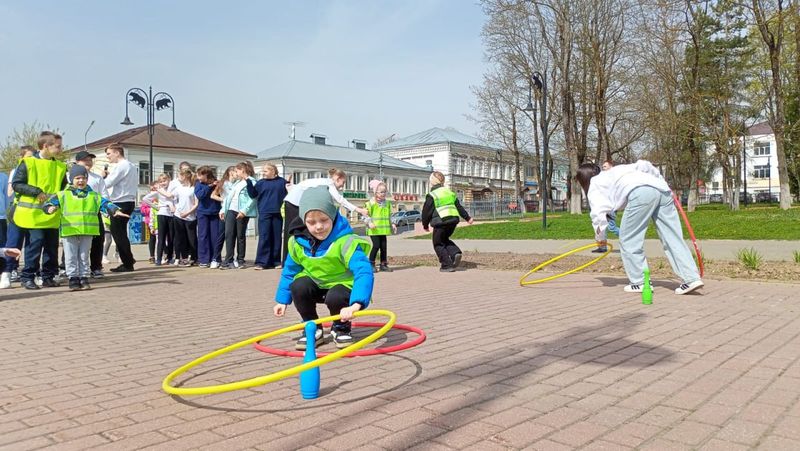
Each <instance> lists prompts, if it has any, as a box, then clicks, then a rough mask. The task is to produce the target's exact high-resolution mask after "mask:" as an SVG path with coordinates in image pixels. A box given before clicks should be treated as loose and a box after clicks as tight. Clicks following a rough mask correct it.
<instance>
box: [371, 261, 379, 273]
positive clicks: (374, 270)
mask: <svg viewBox="0 0 800 451" xmlns="http://www.w3.org/2000/svg"><path fill="white" fill-rule="evenodd" d="M370 266H371V267H372V272H378V267H377V266H375V262H370Z"/></svg>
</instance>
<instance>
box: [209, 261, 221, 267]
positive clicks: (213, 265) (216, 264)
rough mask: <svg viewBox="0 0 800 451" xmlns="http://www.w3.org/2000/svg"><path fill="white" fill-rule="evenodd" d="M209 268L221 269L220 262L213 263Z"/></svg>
mask: <svg viewBox="0 0 800 451" xmlns="http://www.w3.org/2000/svg"><path fill="white" fill-rule="evenodd" d="M208 267H209V268H211V269H217V268H219V262H217V261H216V260H215V261H213V262H211V264H210V265H208Z"/></svg>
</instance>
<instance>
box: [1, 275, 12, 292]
mask: <svg viewBox="0 0 800 451" xmlns="http://www.w3.org/2000/svg"><path fill="white" fill-rule="evenodd" d="M5 288H11V273H10V272H4V273H3V274H0V289H5Z"/></svg>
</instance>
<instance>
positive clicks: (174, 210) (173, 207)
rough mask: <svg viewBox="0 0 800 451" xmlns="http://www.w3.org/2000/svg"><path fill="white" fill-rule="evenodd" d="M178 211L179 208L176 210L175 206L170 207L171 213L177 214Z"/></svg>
mask: <svg viewBox="0 0 800 451" xmlns="http://www.w3.org/2000/svg"><path fill="white" fill-rule="evenodd" d="M177 210H178V209H177V208H175V206H174V205H170V206H169V211H171V212H172V213H175V212H176V211H177Z"/></svg>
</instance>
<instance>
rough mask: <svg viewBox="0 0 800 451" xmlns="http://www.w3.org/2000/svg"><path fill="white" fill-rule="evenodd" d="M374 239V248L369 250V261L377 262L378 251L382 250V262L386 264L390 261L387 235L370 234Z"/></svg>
mask: <svg viewBox="0 0 800 451" xmlns="http://www.w3.org/2000/svg"><path fill="white" fill-rule="evenodd" d="M369 237H370V239H371V240H372V250H371V251H369V262H370V263H372V264H373V265H374V264H375V257H377V256H378V251H380V252H381V264H382V265H385V264H387V263H388V262H389V256H388V255H386V242H387V239H386V235H370V236H369Z"/></svg>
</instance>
